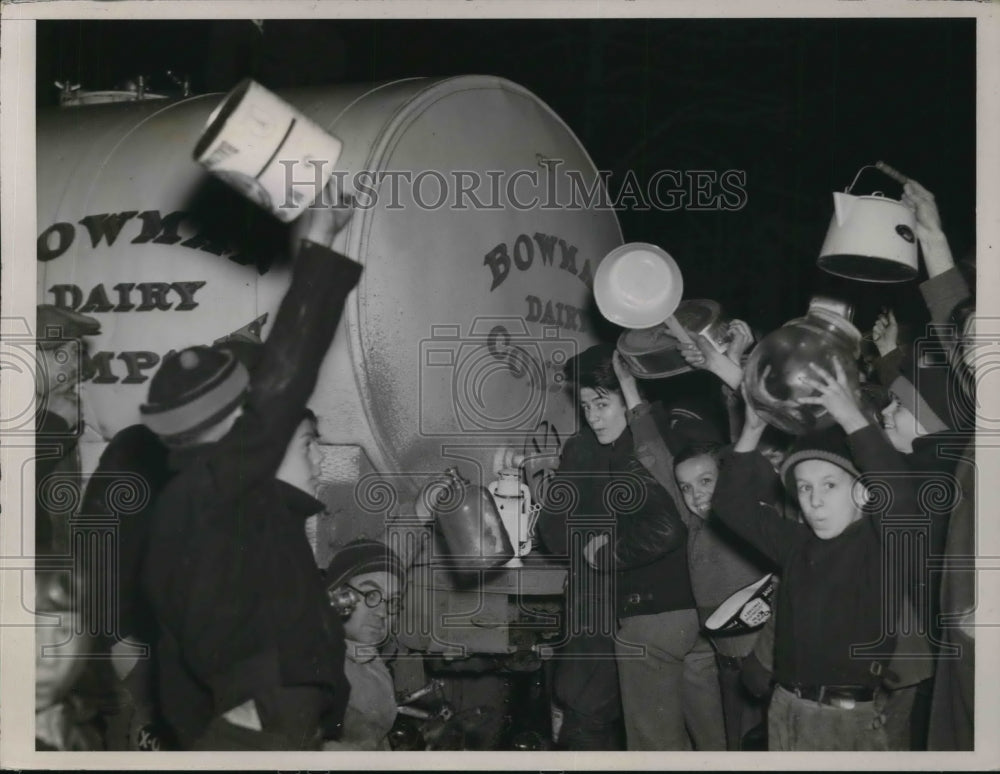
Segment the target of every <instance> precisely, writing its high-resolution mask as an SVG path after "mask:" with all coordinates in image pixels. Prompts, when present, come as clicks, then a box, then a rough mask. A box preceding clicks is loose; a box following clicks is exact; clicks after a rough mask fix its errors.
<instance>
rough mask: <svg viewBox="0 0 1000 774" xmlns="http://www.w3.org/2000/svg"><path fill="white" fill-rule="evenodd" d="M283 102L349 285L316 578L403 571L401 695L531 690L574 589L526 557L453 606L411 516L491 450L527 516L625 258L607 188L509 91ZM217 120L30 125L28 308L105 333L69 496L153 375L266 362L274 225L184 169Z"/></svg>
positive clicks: (487, 80) (411, 85)
mask: <svg viewBox="0 0 1000 774" xmlns="http://www.w3.org/2000/svg"><path fill="white" fill-rule="evenodd" d="M157 96H159V95H157ZM280 96H282V97H283V98H284V99H285V100H286V101H288V102H289V103H290V104H291V105H293V106H294V107H295V108H296V109H298V110H299V111H301V112H302V113H303V114H305V115H306V116H308V117H309V118H310V119H311V120H313V121H314V122H316V123H317V124H319V125H320V126H321V127H323V128H324V129H326V131H328V132H329V133H330V134H331V135H333V136H335V137H337V138H338V139H340V140H341V141H342V143H343V151H342V154H341V157H340V159H339V161H338V162H337V168H338V170H342V171H343V172H344V173H346V178H344V179H346V180H347V181H348V183H349V185H351V186H352V187H353V192H354V195H355V201H356V203H357V209H356V211H355V214H354V217H353V218H352V220H351V222H350V223H349V225H348V227H347V229H346V230H345V231H343V232H342V233H341V234H339V235H338V236H337V238H336V241H335V243H334V244H332V245H330V246H331V247H332V248H334V249H336V250H338V251H340V252H342V253H344V254H346V255H348V256H350V257H352V258H354V259H355V260H357V261H359V262H360V263H362V264H363V265H364V274H363V276H362V278H361V282H360V284H359V286H358V287H357V289H356V290H355V291H354V293H353V294H352V296H351V297H350V299H349V301H348V305H347V308H346V311H345V313H344V317H343V319H342V321H341V324H340V328H339V330H338V331H337V333H336V336H335V338H334V344H333V346H332V348H331V349H330V351H329V353H328V354H327V357H326V360H325V362H324V364H323V367H322V370H321V374H320V378H319V382H318V386H317V388H316V391H315V393H314V394H313V396H312V398H311V400H310V406H311V408H312V409H313V410H314V412H315V413H316V415H317V417H318V418H319V431H320V442H321V449H322V453H323V462H322V470H323V480H322V486H321V490H320V499H322V500H323V501H324V503H325V505H326V512H325V513H324V514H322V515H321V516H320V517H319V518H318V520H316V522H315V523H312V524H311V525H310V539H311V541H312V543H313V546H314V550H315V554H316V560H317V563H318V564H319V565H320V566H325V564H326V562H327V561H328V559H329V558H330V556H331V554H332V551H333V550H334V548H335V547H336V546H338V545H341V544H343V543H345V542H347V541H349V540H351V539H353V538H355V537H359V536H366V537H375V538H380V539H386V540H389V541H390V543H392V544H393V545H394V547H395V548H396V549H397V550H398V551H399V552H400V553H401V554H403V555H404V558H405V559H406V560H407V561H408V563H409V564H410V565H411V569H410V577H409V582H408V591H407V597H406V600H405V604H404V611H403V613H402V616H401V620H400V633H399V640H400V642H401V643H402V644H403V646H405V648H406V649H408V651H409V652H410V653H411V654H413V655H414V656H415V659H414V660H415V661H417V663H418V664H419V670H418V675H417V676H416V677H413V678H412V679H410V680H409V683H410V687H414V686H418V684H419V683H420V682H421V681H422V680H424V678H425V675H426V673H427V671H428V665H429V664H430V665H436V666H437V667H440V668H441V669H444V670H447V669H448V668H449V666H450V667H451V668H453V669H457V670H461V669H465V670H466V671H472V672H474V671H476V670H477V669H478V670H480V671H495V670H497V669H505V668H512V669H518V668H522V669H533V668H536V667H537V653H538V646H539V644H540V643H544V642H546V641H548V642H554V641H555V640H556V639H557V638H558V629H559V616H558V611H559V606H558V603H559V599H560V597H561V594H562V591H563V584H564V582H565V577H566V573H565V570H564V569H562V568H560V567H557V566H555V565H552V564H550V563H548V562H546V561H545V560H544V559H542V558H539V557H538V555H537V552H536V553H532V554H529V555H528V556H526V557H524V559H523V561H516V562H512V563H511V565H513V566H507V567H501V568H499V569H496V570H492V571H490V572H488V573H480V574H478V575H475V578H476V580H475V582H472V583H468V582H462V576H461V574H456V573H455V572H452V571H451V570H450V569H449V565H448V562H447V561H445V560H446V558H447V557H446V556H445V554H446V549H444V548H442V546H441V541H440V540H439V537H440V536H435V535H434V534H433V533H434V527H435V525H434V514H433V513H429V510H430V509H428V507H427V503H426V498H425V497H421V494H422V493H424V492H426V491H427V487H428V483H429V482H431V481H433V480H435V478H436V477H439V476H440V474H441V472H442V471H443V470H445V469H446V468H456V469H457V470H459V471H460V472H461V475H463V476H464V477H465V478H467V479H468V480H469V481H471V482H472V483H473V484H476V485H481V486H484V487H485V486H487V485H488V484H489V483H490V481H492V479H493V478H495V476H496V470H495V465H494V459H495V457H496V454H497V449H499V448H513V449H514V450H516V451H518V452H520V453H522V454H526V455H527V457H528V464H527V465H526V466H525V471H526V481H525V483H526V485H527V486H528V488H529V490H530V494H531V497H532V499H533V500H534V501H535V502H536V503H537V502H539V501H540V500H542V498H543V497H544V494H545V492H544V489H545V484H546V481H547V480H548V478H549V477H550V475H551V470H552V468H553V467H554V466H555V465H556V464H557V462H558V455H559V450H560V448H561V445H562V444H563V442H564V441H565V440H566V439H567V438H569V437H570V436H571V435H573V434H574V433H575V432H576V431H577V429H578V425H579V417H578V415H577V413H576V411H575V408H574V406H573V405H572V403H571V401H570V400H569V399H568V397H567V395H566V391H565V390H564V385H563V383H562V379H563V377H562V366H563V365H564V364H565V362H566V360H567V359H568V358H569V357H571V356H572V355H573V354H575V353H576V352H578V351H581V350H582V349H584V348H586V347H588V346H590V345H591V344H592V343H594V342H595V341H596V337H595V333H594V328H593V319H594V318H593V314H594V312H593V305H592V301H591V299H592V293H591V280H592V277H593V274H594V271H595V270H596V268H597V264H598V263H599V261H600V260H601V258H602V257H603V256H604V255H606V254H607V253H608V252H609V251H611V250H612V249H614V248H615V247H617V246H619V245H620V244H621V243H622V235H621V230H620V227H619V224H618V220H617V216H616V214H615V212H614V211H613V210H612V209H610V208H608V207H603V208H602V207H600V206H599V203H600V199H601V197H600V196H599V195H598V191H599V189H600V188H601V185H602V183H601V179H600V177H599V176H598V174H597V171H596V169H595V168H594V165H593V163H592V161H591V160H590V158H589V156H588V155H587V153H586V151H585V150H584V148H583V147H582V146H581V144H580V143H579V141H578V140H577V139H576V137H575V136H574V135H573V133H572V131H571V130H570V129H569V128H568V127H567V126H566V125H565V124H564V123H563V122H562V121H561V120H560V119H559V117H558V116H556V115H555V114H554V113H553V111H552V110H551V109H549V108H548V107H547V106H546V105H545V104H543V103H542V101H540V100H539V99H538V98H537V97H536V96H534V95H533V94H531V93H530V92H529V91H528V90H526V89H525V88H522V87H521V86H518V85H516V84H514V83H511V82H509V81H505V80H503V79H500V78H496V77H487V76H461V77H451V78H443V79H425V78H415V79H407V80H402V81H395V82H390V83H380V84H374V85H370V84H369V85H353V86H345V85H338V86H331V87H329V88H310V89H308V90H305V89H300V90H288V91H284V92H281V93H280ZM221 99H222V95H219V94H208V95H195V96H185V97H182V98H179V99H162V98H158V99H146V100H134V101H128V102H120V103H118V104H104V105H101V104H97V105H93V104H91V105H86V104H82V102H81V103H80V106H76V107H65V106H64V107H60V108H58V109H54V110H52V111H50V112H40V113H39V115H38V120H37V195H38V231H39V233H38V238H37V257H38V286H37V293H38V302H39V303H50V304H56V305H58V306H61V307H66V308H70V309H73V310H75V311H78V312H82V313H85V314H88V315H91V316H93V317H95V318H96V319H98V320H99V321H100V323H101V333H100V334H99V335H98V336H96V337H94V339H93V340H92V341H91V342H90V352H89V360H90V362H89V366H90V367H89V368H88V369H87V370H88V373H89V378H88V379H87V380H86V381H85V382H84V383H83V385H82V387H81V397H82V405H83V411H84V419H85V422H86V428H87V429H86V432H85V433H84V435H83V436H82V442H81V457H82V459H83V466H84V473H85V474H86V472H87V470H88V469H90V470H92V469H93V468H94V466H95V465H96V461H97V459H98V457H99V455H100V453H101V451H102V449H103V448H104V446H105V445H106V443H107V442H108V441H109V440H110V439H111V438H112V437H113V436H114V434H115V433H116V432H118V431H119V430H121V429H123V428H125V427H127V426H129V425H132V424H134V423H137V422H138V421H139V412H138V407H139V405H140V404H141V403H142V402H144V400H145V397H146V392H147V390H148V387H149V380H150V378H151V376H152V375H153V374H154V373H155V371H156V369H157V367H158V364H159V363H160V362H161V360H162V359H163V357H164V355H165V354H166V353H168V352H169V351H171V350H176V349H181V348H183V347H186V346H190V345H194V344H210V343H212V342H215V341H219V340H221V339H227V338H244V339H248V340H260V339H262V338H266V336H267V333H268V326H269V324H270V321H271V319H272V318H273V315H274V313H275V311H276V309H277V306H278V303H279V301H280V299H281V297H282V295H283V294H284V292H285V290H286V288H287V286H288V282H289V279H290V267H289V259H288V258H287V254H288V252H289V251H288V249H287V227H286V226H283V225H282V224H281V223H279V222H277V220H276V219H274V218H272V217H270V216H269V215H268V214H267V213H265V212H263V211H262V210H258V209H256V208H255V207H254V206H253V205H252V204H250V203H249V202H247V201H246V200H244V199H243V198H241V197H240V195H239V194H237V193H236V192H234V191H232V190H230V189H229V188H227V187H226V186H224V185H223V184H221V183H220V182H219V181H218V180H216V179H214V178H212V177H211V176H210V175H208V174H207V173H206V172H205V170H204V168H203V167H201V166H200V165H199V164H197V163H196V162H195V160H194V159H193V157H192V150H193V149H194V147H195V146H196V143H197V141H198V138H199V136H200V134H201V133H202V131H203V130H204V128H205V126H206V123H207V122H208V120H209V117H210V114H211V113H212V111H213V109H214V108H215V107H216V106H217V105H218V104H219V102H220V100H221ZM580 193H583V194H585V195H584V196H579V195H578V194H580ZM574 200H575V201H574ZM517 565H520V566H517ZM462 665H465V666H464V667H463V666H462ZM397 682H399V675H397ZM397 687H399V685H397Z"/></svg>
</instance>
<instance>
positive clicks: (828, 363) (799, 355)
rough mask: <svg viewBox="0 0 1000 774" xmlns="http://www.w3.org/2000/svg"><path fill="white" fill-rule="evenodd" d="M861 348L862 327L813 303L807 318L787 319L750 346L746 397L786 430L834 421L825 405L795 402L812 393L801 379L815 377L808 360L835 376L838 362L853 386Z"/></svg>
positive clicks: (798, 431) (801, 429) (855, 386)
mask: <svg viewBox="0 0 1000 774" xmlns="http://www.w3.org/2000/svg"><path fill="white" fill-rule="evenodd" d="M860 347H861V333H860V331H858V329H857V328H855V327H854V326H853V325H852V324H851V323H850V321H848V319H847V318H846V317H844V316H843V315H842V314H838V313H837V312H836V311H833V309H832V308H830V305H829V304H827V303H824V302H817V301H814V302H813V303H812V304H810V307H809V311H808V313H807V314H806V316H805V317H799V318H797V319H794V320H790V321H789V322H787V323H785V324H784V325H783V326H782V327H781V328H778V329H777V330H776V331H772V332H771V333H769V334H768V335H767V336H765V337H764V338H763V339H762V340H761V341H760V343H759V344H758V345H757V346H756V347H754V349H753V351H752V352H751V353H750V357H749V358H748V360H747V364H746V368H745V369H744V372H743V386H744V388H745V390H746V394H747V398H748V399H749V401H750V404H751V405H752V406H753V408H754V409H755V410H756V411H757V413H758V414H760V415H761V417H762V418H763V419H764V420H765V421H766V422H767V423H768V424H770V425H773V426H774V427H777V428H778V429H779V430H784V431H785V432H786V433H792V434H794V435H801V434H803V433H806V432H809V431H811V430H820V429H823V428H825V427H829V426H830V425H832V424H833V421H834V420H833V417H831V416H830V414H829V412H827V410H826V409H825V408H824V407H822V406H817V405H811V404H800V403H798V399H799V398H804V397H811V396H813V395H815V394H816V391H815V390H814V389H813V388H812V387H809V386H808V385H806V384H804V383H803V379H804V378H805V377H813V378H814V377H815V372H814V371H813V370H812V369H811V368H810V367H809V366H810V364H815V365H817V366H819V367H820V368H823V369H824V370H826V371H827V372H828V373H830V374H831V375H833V374H835V373H836V371H835V366H834V362H839V363H840V366H841V368H843V370H844V374H845V376H846V377H847V381H848V384H849V386H850V387H851V388H852V389H854V390H857V389H858V387H859V381H858V367H857V358H858V355H859V353H860Z"/></svg>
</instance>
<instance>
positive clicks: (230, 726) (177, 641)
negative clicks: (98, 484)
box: [141, 208, 361, 750]
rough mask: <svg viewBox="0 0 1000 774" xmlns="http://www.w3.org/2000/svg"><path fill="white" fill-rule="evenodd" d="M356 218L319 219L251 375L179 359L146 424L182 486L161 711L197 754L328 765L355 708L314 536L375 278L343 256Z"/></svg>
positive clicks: (309, 217)
mask: <svg viewBox="0 0 1000 774" xmlns="http://www.w3.org/2000/svg"><path fill="white" fill-rule="evenodd" d="M349 216H350V211H349V210H345V209H343V208H315V209H310V210H308V211H307V212H306V213H305V214H304V215H303V216H302V220H300V221H299V222H298V223H297V224H296V228H297V229H300V230H298V231H296V235H299V236H302V237H303V238H302V240H301V242H300V243H299V244H298V245H297V247H298V250H297V256H296V260H295V267H294V271H293V274H292V279H291V284H290V287H289V289H288V291H287V292H286V294H285V297H284V298H283V299H282V302H281V305H280V307H279V309H278V312H277V314H276V315H275V318H274V327H273V329H272V331H271V334H270V336H269V337H268V338H267V341H266V342H265V343H264V345H263V347H262V349H261V350H260V353H259V358H258V359H257V362H256V365H255V366H254V367H253V369H252V373H251V371H250V370H249V369H248V368H247V366H246V365H244V363H243V362H241V360H240V358H238V357H237V355H236V353H235V352H234V350H233V348H232V347H228V346H213V347H204V346H201V347H191V348H188V349H185V350H183V351H181V352H178V353H175V354H173V355H171V356H168V357H167V358H165V359H164V362H163V364H162V366H161V367H160V369H159V371H158V372H157V373H156V375H155V376H154V377H153V379H152V381H151V384H150V389H149V399H148V402H147V403H146V404H145V405H143V406H142V407H141V414H142V417H143V421H144V423H145V424H146V425H147V426H148V427H149V428H150V429H151V430H153V431H154V432H155V433H156V434H157V435H158V436H159V437H160V439H161V440H162V441H163V442H164V443H166V444H167V446H168V447H170V457H169V464H170V466H171V467H172V468H173V469H174V471H175V473H174V475H173V477H172V478H171V479H170V481H169V483H168V484H167V485H166V487H165V489H164V490H163V492H162V493H161V494H160V496H159V497H158V498H157V501H156V503H155V504H154V506H153V510H152V514H151V523H150V527H149V538H148V546H149V551H148V554H147V555H146V557H145V560H144V568H143V584H144V587H145V588H144V590H145V593H146V596H147V597H148V599H149V603H150V605H151V606H152V609H153V612H154V613H155V616H156V620H157V623H158V628H159V637H158V641H157V642H156V652H157V658H158V660H159V678H160V679H159V687H160V701H161V705H162V710H163V714H164V717H165V720H166V721H167V722H168V723H169V724H170V725H171V726H172V728H173V730H174V732H175V733H176V734H177V736H178V738H179V741H180V744H181V747H182V748H195V749H202V750H211V749H223V750H225V749H229V750H232V749H318V748H319V746H320V743H321V741H322V739H323V738H336V736H337V735H338V733H339V725H340V723H341V721H342V719H343V713H344V708H345V706H346V704H347V695H348V685H347V681H346V678H345V677H344V670H343V661H344V629H343V624H342V623H341V621H340V619H339V617H338V616H337V615H336V614H335V613H334V611H333V610H332V609H331V608H330V605H329V603H328V600H327V596H326V590H325V587H324V585H323V582H322V579H321V577H320V573H319V572H318V571H317V569H316V565H315V560H314V558H313V554H312V550H311V548H310V545H309V542H308V540H307V538H306V534H305V521H306V519H307V518H308V517H309V516H311V515H312V514H314V513H317V512H318V511H319V510H321V508H322V503H320V501H318V500H317V499H316V497H315V494H316V485H317V475H318V464H317V459H316V456H315V455H316V449H315V443H316V425H315V417H313V416H312V414H311V412H308V413H307V412H306V401H307V400H308V398H309V396H310V394H311V393H312V391H313V388H314V387H315V384H316V379H317V375H318V372H319V368H320V364H321V363H322V361H323V359H324V356H325V353H326V350H327V348H328V347H329V345H330V342H331V340H332V338H333V334H334V331H335V330H336V328H337V324H338V322H339V320H340V317H341V314H342V312H343V308H344V304H345V301H346V298H347V295H348V294H349V293H350V291H351V290H352V289H353V288H354V286H355V285H356V284H357V282H358V279H359V277H360V274H361V267H360V266H359V265H358V264H357V263H355V262H354V261H352V260H350V259H348V258H346V257H344V256H343V255H340V254H339V253H336V252H334V251H332V250H331V249H329V248H328V247H327V246H328V245H331V244H333V241H334V239H335V237H336V235H337V233H338V232H339V231H340V229H341V228H342V227H343V226H344V225H345V223H346V222H347V219H348V218H349Z"/></svg>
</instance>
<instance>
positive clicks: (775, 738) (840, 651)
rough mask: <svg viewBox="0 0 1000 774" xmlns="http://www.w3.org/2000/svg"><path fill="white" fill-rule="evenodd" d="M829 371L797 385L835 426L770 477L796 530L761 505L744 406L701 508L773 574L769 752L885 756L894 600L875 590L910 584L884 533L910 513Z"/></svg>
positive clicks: (890, 452) (754, 423)
mask: <svg viewBox="0 0 1000 774" xmlns="http://www.w3.org/2000/svg"><path fill="white" fill-rule="evenodd" d="M837 365H838V367H837V369H836V373H835V374H834V375H831V374H829V373H827V372H826V371H824V370H823V369H820V368H818V367H816V366H813V372H814V374H815V376H814V377H813V378H809V379H807V380H806V382H807V384H808V385H809V386H811V387H813V388H814V390H815V391H816V393H817V394H816V396H815V397H811V398H802V399H800V400H801V401H802V402H803V403H811V404H819V405H822V406H824V407H825V408H826V409H827V411H829V413H830V415H831V416H832V417H833V418H834V419H835V420H836V422H837V424H838V425H839V427H838V426H834V427H831V428H829V429H827V430H824V431H820V432H815V433H812V434H809V435H806V436H802V437H800V438H799V439H798V440H797V441H796V443H795V445H794V446H793V448H792V450H791V453H790V454H789V456H788V458H787V459H786V460H785V462H784V464H783V465H782V469H781V473H782V476H783V478H784V480H785V485H786V487H787V488H788V489H789V491H792V492H795V493H796V495H797V497H798V500H799V505H800V506H801V508H802V513H803V520H804V523H796V522H792V521H789V520H786V519H783V518H782V517H781V516H780V515H779V514H778V513H777V511H776V510H775V509H774V508H772V507H770V506H768V505H766V504H765V503H764V502H763V497H761V496H760V493H761V492H762V491H764V489H763V488H764V487H766V486H769V482H770V479H771V475H772V470H771V466H770V465H769V463H768V462H767V460H766V459H765V458H764V457H763V456H762V455H761V454H760V453H759V452H758V451H757V450H756V447H757V443H758V440H759V438H760V436H761V434H762V433H763V429H764V427H765V425H764V422H763V420H761V419H760V417H759V416H758V415H757V413H756V412H755V411H754V410H753V408H752V407H750V406H749V405H748V407H747V410H746V423H745V426H744V428H743V433H742V435H741V436H740V439H739V441H738V442H737V443H736V446H735V447H734V450H733V453H732V454H731V455H729V457H728V458H726V459H724V460H723V464H722V474H721V476H720V479H719V482H718V484H717V486H716V490H715V495H714V498H713V501H712V507H713V509H714V511H715V513H716V514H717V515H718V516H719V517H720V518H721V519H722V520H723V521H724V522H725V523H726V524H727V525H728V526H730V527H731V528H732V529H733V530H734V531H735V532H736V533H737V534H739V535H741V536H742V537H743V538H745V539H746V540H747V541H748V542H750V543H751V544H752V545H753V546H755V547H756V548H757V549H758V550H760V551H761V552H762V553H763V554H764V555H766V556H768V557H769V558H770V559H771V560H772V561H774V562H775V563H776V564H777V565H778V566H779V567H780V573H781V577H782V582H781V585H780V586H779V588H778V602H777V629H776V635H775V638H776V641H775V654H774V677H775V681H776V683H777V685H776V687H775V690H774V693H773V695H772V698H771V704H770V708H769V710H768V743H769V749H772V750H887V749H889V739H888V737H887V733H886V728H885V717H884V714H883V710H884V703H885V694H884V691H883V688H882V677H883V672H884V670H885V669H886V666H887V664H888V662H889V659H890V657H891V655H892V653H893V649H894V647H895V636H894V635H893V634H892V632H891V629H892V627H891V626H890V625H888V623H887V622H892V621H896V620H898V614H899V605H900V604H901V603H902V595H901V594H891V593H887V592H886V591H884V589H888V588H892V587H893V586H892V585H891V584H899V587H904V586H906V585H908V584H910V583H912V581H913V579H912V578H910V577H908V576H906V575H905V568H904V567H903V565H905V562H900V561H899V557H895V556H892V555H889V554H888V553H887V547H888V546H891V545H892V544H893V539H894V538H895V539H896V540H899V539H901V538H900V536H899V535H898V534H897V535H895V536H894V537H893V536H889V533H892V532H898V531H899V530H900V529H901V528H903V529H905V528H908V527H910V522H902V521H899V519H900V518H901V517H902V518H906V517H909V518H910V519H912V518H913V517H914V515H915V514H918V513H919V511H918V508H917V503H916V496H915V492H914V487H913V482H912V477H911V476H908V475H907V469H906V464H905V462H904V460H903V459H902V457H901V455H900V454H899V453H898V452H897V451H896V450H895V449H894V448H893V447H892V446H891V444H890V443H889V441H888V439H887V438H886V437H885V435H884V434H883V433H882V431H881V428H879V427H877V426H876V425H875V424H873V423H872V422H871V421H870V420H869V418H868V417H867V416H866V415H865V413H864V412H863V411H862V410H861V408H860V407H859V404H858V400H857V398H856V396H855V395H854V393H853V392H852V391H851V389H850V388H849V386H848V385H847V382H846V379H845V376H844V373H843V370H842V369H841V368H840V367H839V364H837ZM862 471H863V472H865V473H866V474H870V476H865V477H862ZM887 490H888V491H887ZM748 503H758V505H757V506H756V507H748ZM894 521H896V523H895V524H894V523H893V522H894ZM893 559H895V560H896V561H892V560H893ZM898 576H903V577H898Z"/></svg>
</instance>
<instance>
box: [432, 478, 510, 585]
mask: <svg viewBox="0 0 1000 774" xmlns="http://www.w3.org/2000/svg"><path fill="white" fill-rule="evenodd" d="M430 486H431V487H432V488H433V489H434V492H433V495H432V497H433V500H432V502H433V505H432V507H431V509H430V510H431V513H432V514H433V516H434V520H435V522H436V524H437V527H438V530H439V532H440V534H441V536H442V538H443V539H444V544H445V547H446V548H447V549H448V559H449V563H450V564H451V565H452V566H453V567H454V568H456V569H469V570H476V569H488V568H491V567H498V566H500V565H502V564H505V563H507V562H508V561H510V560H511V559H512V558H513V557H514V548H513V546H512V545H511V541H510V537H509V536H508V534H507V530H506V529H505V528H504V525H503V521H502V520H501V518H500V514H499V513H498V511H497V507H496V503H495V502H494V500H493V496H492V495H491V494H490V493H489V491H488V490H487V489H485V488H484V487H482V486H477V485H473V484H471V483H469V481H468V479H466V478H464V477H463V476H462V474H461V473H459V472H458V469H457V468H448V469H447V470H446V471H445V474H444V477H443V478H442V479H439V480H437V481H434V482H432V483H431V484H430Z"/></svg>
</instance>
